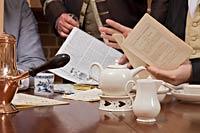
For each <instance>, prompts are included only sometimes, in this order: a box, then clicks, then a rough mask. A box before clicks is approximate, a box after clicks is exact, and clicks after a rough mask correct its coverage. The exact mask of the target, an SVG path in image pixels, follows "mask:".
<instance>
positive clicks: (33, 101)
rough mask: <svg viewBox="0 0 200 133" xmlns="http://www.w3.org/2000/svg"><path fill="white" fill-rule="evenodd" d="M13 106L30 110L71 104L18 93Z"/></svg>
mask: <svg viewBox="0 0 200 133" xmlns="http://www.w3.org/2000/svg"><path fill="white" fill-rule="evenodd" d="M12 104H14V105H15V106H17V108H29V107H35V106H52V105H63V104H69V103H68V102H64V101H59V100H55V99H49V98H46V97H40V96H34V95H29V94H24V93H16V94H15V96H14V98H13V100H12Z"/></svg>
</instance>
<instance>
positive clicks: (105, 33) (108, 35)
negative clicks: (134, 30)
mask: <svg viewBox="0 0 200 133" xmlns="http://www.w3.org/2000/svg"><path fill="white" fill-rule="evenodd" d="M106 23H107V24H108V25H109V26H111V27H113V28H107V27H100V28H99V31H100V32H101V37H102V38H104V39H107V40H109V42H108V43H106V45H108V46H111V47H113V48H116V49H120V46H119V44H117V42H116V41H115V39H114V38H113V37H112V35H113V34H114V33H121V34H123V35H124V37H127V36H128V33H129V32H130V31H131V28H128V27H126V26H123V25H121V24H119V23H117V22H115V21H113V20H110V19H107V20H106Z"/></svg>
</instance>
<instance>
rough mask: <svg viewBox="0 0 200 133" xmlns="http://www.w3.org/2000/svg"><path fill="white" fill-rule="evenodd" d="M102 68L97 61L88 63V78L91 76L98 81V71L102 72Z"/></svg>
mask: <svg viewBox="0 0 200 133" xmlns="http://www.w3.org/2000/svg"><path fill="white" fill-rule="evenodd" d="M95 68H96V69H95ZM102 70H103V67H102V66H101V65H100V64H99V63H97V62H95V63H92V64H91V65H90V67H89V76H90V78H92V79H93V80H95V81H97V82H99V76H100V73H101V72H102ZM94 72H97V74H99V75H97V74H96V73H94Z"/></svg>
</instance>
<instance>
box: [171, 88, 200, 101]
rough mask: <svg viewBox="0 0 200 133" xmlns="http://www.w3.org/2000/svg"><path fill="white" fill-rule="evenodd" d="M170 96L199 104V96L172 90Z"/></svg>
mask: <svg viewBox="0 0 200 133" xmlns="http://www.w3.org/2000/svg"><path fill="white" fill-rule="evenodd" d="M172 95H174V96H175V97H176V99H178V100H182V101H187V102H200V94H189V93H184V90H173V91H172Z"/></svg>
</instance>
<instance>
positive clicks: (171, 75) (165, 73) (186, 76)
mask: <svg viewBox="0 0 200 133" xmlns="http://www.w3.org/2000/svg"><path fill="white" fill-rule="evenodd" d="M146 69H147V70H148V71H149V72H150V73H151V74H152V75H153V76H154V77H155V78H157V79H161V80H163V81H165V82H168V83H171V84H173V85H178V84H181V83H186V82H189V80H190V78H191V75H192V64H191V62H190V61H189V60H187V61H185V62H184V63H183V64H181V65H180V66H179V67H178V68H177V69H174V70H164V69H159V68H157V67H153V66H147V67H146Z"/></svg>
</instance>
